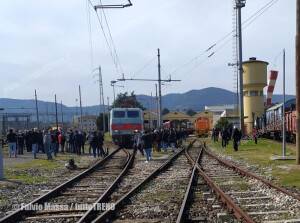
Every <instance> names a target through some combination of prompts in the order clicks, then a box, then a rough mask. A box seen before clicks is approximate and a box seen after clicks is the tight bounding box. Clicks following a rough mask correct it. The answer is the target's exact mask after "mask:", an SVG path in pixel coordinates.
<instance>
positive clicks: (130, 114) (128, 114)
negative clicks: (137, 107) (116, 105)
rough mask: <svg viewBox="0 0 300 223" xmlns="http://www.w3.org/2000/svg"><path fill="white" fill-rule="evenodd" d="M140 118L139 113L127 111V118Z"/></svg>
mask: <svg viewBox="0 0 300 223" xmlns="http://www.w3.org/2000/svg"><path fill="white" fill-rule="evenodd" d="M139 116H140V112H139V111H127V117H128V118H138V117H139Z"/></svg>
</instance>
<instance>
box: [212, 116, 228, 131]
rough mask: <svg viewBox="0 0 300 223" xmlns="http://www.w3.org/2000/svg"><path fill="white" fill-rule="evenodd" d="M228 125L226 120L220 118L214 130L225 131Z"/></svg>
mask: <svg viewBox="0 0 300 223" xmlns="http://www.w3.org/2000/svg"><path fill="white" fill-rule="evenodd" d="M230 125H231V124H230V123H229V122H228V120H227V119H226V118H224V117H222V118H220V119H219V121H217V123H216V125H215V128H216V129H224V128H225V129H226V128H228V127H230Z"/></svg>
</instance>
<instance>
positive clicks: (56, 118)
mask: <svg viewBox="0 0 300 223" xmlns="http://www.w3.org/2000/svg"><path fill="white" fill-rule="evenodd" d="M54 98H55V121H56V130H57V131H58V117H57V101H56V94H55V95H54Z"/></svg>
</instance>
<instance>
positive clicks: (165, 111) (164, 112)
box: [161, 108, 170, 115]
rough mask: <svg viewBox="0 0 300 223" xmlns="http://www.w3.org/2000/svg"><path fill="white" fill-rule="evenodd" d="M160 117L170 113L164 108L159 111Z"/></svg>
mask: <svg viewBox="0 0 300 223" xmlns="http://www.w3.org/2000/svg"><path fill="white" fill-rule="evenodd" d="M161 113H162V115H166V114H168V113H170V110H169V109H167V108H164V109H163V110H162V111H161Z"/></svg>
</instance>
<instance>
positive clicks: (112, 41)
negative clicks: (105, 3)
mask: <svg viewBox="0 0 300 223" xmlns="http://www.w3.org/2000/svg"><path fill="white" fill-rule="evenodd" d="M100 4H101V5H102V0H100ZM102 13H103V17H104V20H105V24H106V26H107V30H108V34H109V38H110V41H111V44H112V47H113V50H114V54H115V57H116V60H117V64H118V66H119V68H120V71H121V72H122V73H124V70H123V67H122V64H121V61H120V57H119V55H118V52H117V49H116V45H115V42H114V39H113V37H112V34H111V29H110V27H109V24H108V20H107V16H106V14H105V11H104V9H103V8H102Z"/></svg>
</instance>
